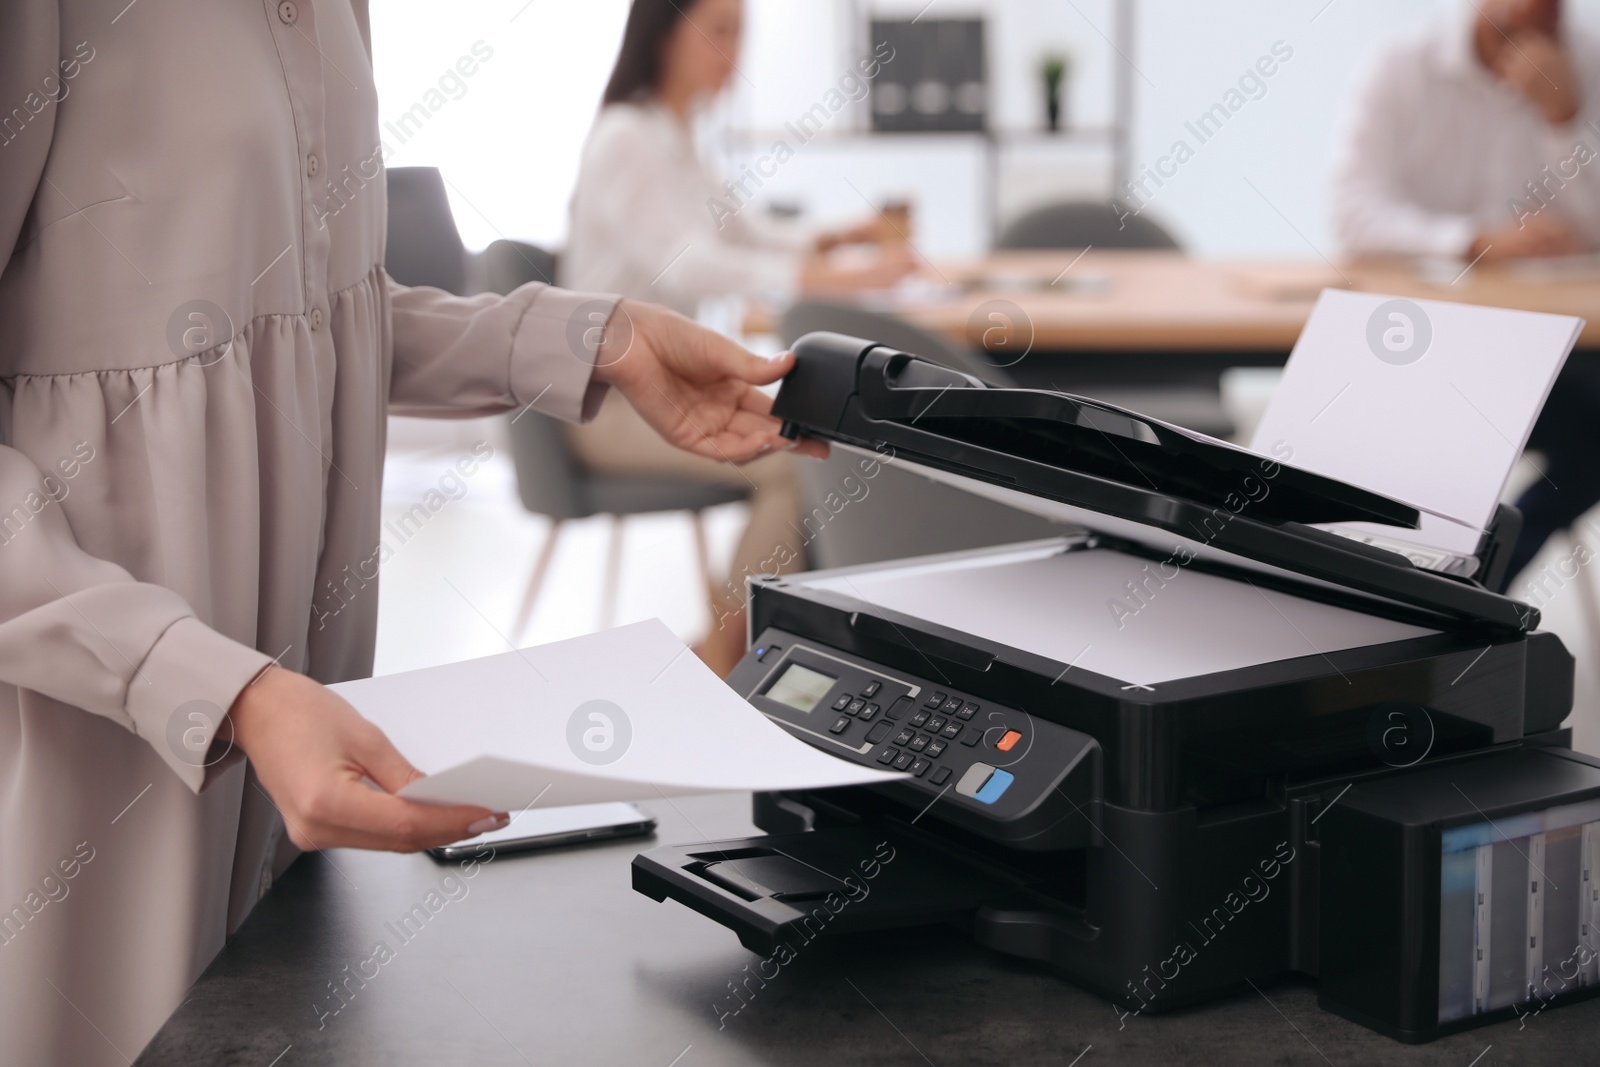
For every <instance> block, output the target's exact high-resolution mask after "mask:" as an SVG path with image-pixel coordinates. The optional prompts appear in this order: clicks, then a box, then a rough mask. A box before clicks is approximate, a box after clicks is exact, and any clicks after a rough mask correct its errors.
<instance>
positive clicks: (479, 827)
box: [467, 815, 511, 834]
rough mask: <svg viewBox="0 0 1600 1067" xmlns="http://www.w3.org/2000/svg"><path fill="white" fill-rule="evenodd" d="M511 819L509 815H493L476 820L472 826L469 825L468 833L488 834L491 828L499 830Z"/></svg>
mask: <svg viewBox="0 0 1600 1067" xmlns="http://www.w3.org/2000/svg"><path fill="white" fill-rule="evenodd" d="M510 821H511V816H509V815H491V816H489V817H488V818H487V819H479V820H478V821H477V822H475V823H473V824H472V825H471V826H469V827H467V833H469V834H486V833H488V832H489V831H490V830H498V829H500V828H501V827H502V826H505V825H506V824H507V823H509V822H510Z"/></svg>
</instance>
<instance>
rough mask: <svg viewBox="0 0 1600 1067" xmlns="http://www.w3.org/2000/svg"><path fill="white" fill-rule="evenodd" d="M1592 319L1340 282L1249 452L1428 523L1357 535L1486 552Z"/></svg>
mask: <svg viewBox="0 0 1600 1067" xmlns="http://www.w3.org/2000/svg"><path fill="white" fill-rule="evenodd" d="M1582 329H1583V320H1582V319H1576V318H1572V317H1571V316H1568V315H1545V314H1539V313H1536V312H1531V311H1509V310H1506V309H1504V308H1492V307H1476V306H1473V305H1470V304H1452V303H1444V302H1441V301H1437V300H1406V299H1403V298H1399V297H1392V296H1383V295H1379V294H1375V293H1350V292H1339V291H1336V290H1328V291H1327V292H1324V293H1323V294H1322V298H1321V299H1320V300H1318V301H1317V306H1316V307H1315V308H1313V309H1312V312H1311V317H1310V319H1309V320H1307V322H1306V326H1305V329H1304V330H1303V331H1301V333H1300V339H1299V340H1298V341H1297V342H1296V343H1295V346H1294V352H1293V354H1292V355H1291V356H1290V357H1289V364H1288V366H1287V367H1286V368H1285V370H1284V375H1283V382H1282V384H1280V385H1279V386H1278V390H1277V393H1276V394H1275V395H1274V396H1273V398H1272V403H1271V405H1270V406H1269V407H1268V408H1267V412H1266V415H1265V416H1264V417H1263V418H1262V420H1261V423H1260V425H1259V426H1258V427H1257V428H1256V434H1255V439H1254V440H1253V441H1252V442H1251V446H1250V447H1251V450H1252V451H1254V452H1258V453H1260V454H1261V455H1264V456H1272V457H1274V458H1277V459H1279V460H1281V461H1282V462H1285V463H1290V464H1292V465H1294V466H1296V467H1301V468H1303V469H1305V470H1309V471H1316V472H1317V473H1318V474H1326V475H1328V476H1329V477H1333V478H1338V479H1339V480H1341V481H1345V482H1349V483H1350V484H1351V485H1359V486H1362V487H1363V488H1366V489H1372V490H1375V491H1377V492H1379V493H1382V494H1384V495H1385V496H1389V497H1393V498H1395V499H1397V500H1403V501H1405V502H1406V503H1408V504H1412V505H1414V506H1416V507H1417V508H1419V509H1420V510H1421V511H1423V512H1424V514H1423V517H1422V528H1421V529H1420V530H1406V529H1403V528H1399V527H1393V526H1382V525H1378V524H1375V523H1346V524H1340V525H1341V526H1342V527H1344V528H1346V529H1348V530H1350V531H1351V532H1354V533H1359V534H1365V535H1368V536H1373V537H1381V538H1386V539H1390V540H1393V541H1403V542H1409V543H1412V544H1416V545H1420V546H1427V547H1432V548H1439V549H1444V550H1447V551H1449V552H1453V553H1455V554H1457V555H1460V556H1471V555H1472V554H1473V553H1474V552H1476V551H1477V547H1478V541H1479V538H1480V537H1481V536H1482V532H1483V530H1484V528H1485V527H1486V526H1487V525H1488V523H1489V520H1490V519H1491V518H1493V516H1494V510H1495V505H1496V504H1498V503H1499V501H1500V495H1501V493H1503V492H1504V491H1505V486H1506V481H1507V479H1508V478H1509V477H1510V475H1511V470H1512V467H1513V466H1514V465H1515V464H1516V462H1517V457H1518V456H1519V455H1521V454H1522V449H1523V446H1524V445H1526V444H1527V442H1528V434H1529V433H1530V432H1531V431H1532V429H1533V424H1534V420H1535V419H1537V418H1538V416H1539V411H1540V409H1542V408H1543V407H1544V402H1545V398H1546V397H1548V396H1549V395H1550V388H1551V386H1552V385H1554V384H1555V380H1556V375H1557V374H1559V373H1560V371H1561V366H1562V364H1563V363H1565V362H1566V359H1567V354H1568V353H1569V352H1571V351H1572V347H1573V345H1574V344H1576V343H1577V340H1578V334H1579V332H1580V331H1581V330H1582Z"/></svg>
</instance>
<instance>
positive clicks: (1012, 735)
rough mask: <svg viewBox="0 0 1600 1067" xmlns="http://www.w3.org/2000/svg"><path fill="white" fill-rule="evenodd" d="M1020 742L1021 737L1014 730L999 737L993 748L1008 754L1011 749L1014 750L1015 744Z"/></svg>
mask: <svg viewBox="0 0 1600 1067" xmlns="http://www.w3.org/2000/svg"><path fill="white" fill-rule="evenodd" d="M1021 740H1022V735H1021V734H1019V733H1018V732H1017V731H1015V730H1007V731H1006V732H1005V733H1004V734H1002V735H1001V737H1000V740H998V741H996V742H995V745H994V747H995V748H998V749H999V750H1000V751H1001V752H1010V751H1011V750H1012V749H1013V748H1015V747H1016V746H1017V742H1018V741H1021Z"/></svg>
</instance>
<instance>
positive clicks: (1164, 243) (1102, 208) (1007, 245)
mask: <svg viewBox="0 0 1600 1067" xmlns="http://www.w3.org/2000/svg"><path fill="white" fill-rule="evenodd" d="M1091 246H1092V247H1094V248H1147V249H1157V250H1167V251H1179V250H1180V249H1179V246H1178V242H1177V240H1176V239H1175V238H1173V236H1172V235H1171V234H1170V233H1168V232H1167V231H1166V230H1165V229H1163V228H1162V227H1161V225H1160V223H1158V222H1156V221H1155V220H1153V219H1150V218H1146V217H1145V216H1143V215H1135V214H1133V211H1132V209H1131V208H1129V207H1128V206H1127V205H1126V204H1122V203H1119V202H1117V201H1111V202H1109V203H1103V202H1099V201H1094V200H1064V201H1062V202H1060V203H1057V204H1047V205H1045V206H1044V207H1038V208H1034V209H1033V210H1032V211H1029V212H1026V213H1024V214H1022V215H1021V216H1019V217H1018V218H1015V219H1013V220H1012V221H1011V222H1010V223H1009V224H1008V225H1007V226H1006V228H1005V229H1004V230H1002V231H1001V232H1000V236H999V238H998V239H996V241H995V243H994V247H995V250H996V251H1001V250H1018V249H1052V248H1089V247H1091Z"/></svg>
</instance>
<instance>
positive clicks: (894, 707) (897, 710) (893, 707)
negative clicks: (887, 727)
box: [889, 697, 911, 719]
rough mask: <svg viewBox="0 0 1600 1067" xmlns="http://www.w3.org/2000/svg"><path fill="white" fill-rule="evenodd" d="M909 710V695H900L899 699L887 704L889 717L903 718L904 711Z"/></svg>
mask: <svg viewBox="0 0 1600 1067" xmlns="http://www.w3.org/2000/svg"><path fill="white" fill-rule="evenodd" d="M910 710H911V698H910V697H901V698H900V699H899V700H896V701H895V702H894V703H893V704H890V705H889V718H891V719H903V718H905V714H906V712H908V711H910Z"/></svg>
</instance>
